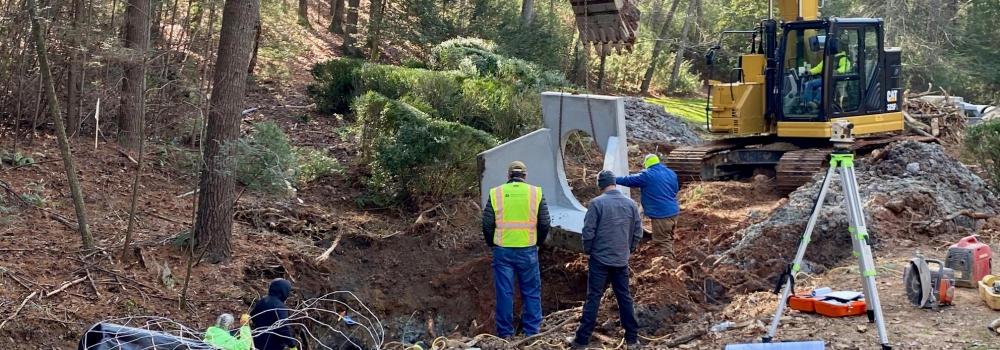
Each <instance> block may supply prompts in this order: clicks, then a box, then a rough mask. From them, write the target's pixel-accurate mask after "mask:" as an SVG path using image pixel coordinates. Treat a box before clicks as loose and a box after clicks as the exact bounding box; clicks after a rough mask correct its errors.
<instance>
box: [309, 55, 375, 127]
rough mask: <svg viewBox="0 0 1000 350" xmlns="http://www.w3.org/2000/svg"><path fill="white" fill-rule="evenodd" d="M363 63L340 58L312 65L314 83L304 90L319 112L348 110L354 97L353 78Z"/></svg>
mask: <svg viewBox="0 0 1000 350" xmlns="http://www.w3.org/2000/svg"><path fill="white" fill-rule="evenodd" d="M363 63H364V61H361V60H356V59H351V58H341V59H335V60H330V61H326V62H322V63H318V64H316V65H315V66H313V69H312V76H313V79H314V83H312V84H310V85H309V86H308V87H307V88H306V90H307V92H308V93H309V96H310V97H312V99H313V100H314V101H316V108H317V109H319V111H320V112H322V113H328V114H332V113H340V114H345V113H347V112H348V111H350V106H351V100H352V99H353V98H354V97H355V90H354V87H355V85H354V84H355V79H356V78H357V72H358V70H359V69H360V68H361V65H362V64H363Z"/></svg>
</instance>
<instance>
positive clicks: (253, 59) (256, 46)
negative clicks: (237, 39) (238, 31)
mask: <svg viewBox="0 0 1000 350" xmlns="http://www.w3.org/2000/svg"><path fill="white" fill-rule="evenodd" d="M261 28H262V25H261V22H260V17H259V16H258V18H257V25H255V26H254V27H253V33H254V34H253V54H252V55H251V56H250V67H248V68H247V75H250V76H253V71H254V69H256V68H257V52H258V50H260V31H261Z"/></svg>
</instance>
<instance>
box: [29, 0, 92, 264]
mask: <svg viewBox="0 0 1000 350" xmlns="http://www.w3.org/2000/svg"><path fill="white" fill-rule="evenodd" d="M28 11H29V16H30V17H31V35H32V36H33V37H34V41H35V54H36V55H38V69H39V70H40V71H41V74H42V82H43V85H44V86H45V96H46V97H47V98H48V100H49V113H50V114H52V121H53V122H54V123H55V126H56V138H57V139H58V141H59V155H60V157H62V160H63V168H65V170H66V179H67V180H68V182H69V189H70V193H71V194H72V196H73V207H74V209H76V222H77V225H78V229H79V230H80V238H81V240H82V241H83V249H84V250H91V249H94V236H92V235H91V234H90V226H88V225H87V211H86V208H84V206H83V191H82V190H81V189H80V180H79V179H78V178H77V176H76V165H74V164H73V154H72V151H71V150H70V147H69V140H68V139H67V137H66V126H65V125H64V124H63V119H62V115H61V114H62V112H61V111H60V110H59V99H58V98H56V87H55V84H54V83H53V81H52V71H50V70H49V59H48V57H47V56H46V52H47V51H46V48H45V39H43V38H42V32H43V30H42V28H41V27H40V24H39V20H38V7H37V5H36V4H35V0H28Z"/></svg>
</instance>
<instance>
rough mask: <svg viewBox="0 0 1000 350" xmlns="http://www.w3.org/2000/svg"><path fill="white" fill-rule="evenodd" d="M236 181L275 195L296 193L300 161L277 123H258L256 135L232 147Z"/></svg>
mask: <svg viewBox="0 0 1000 350" xmlns="http://www.w3.org/2000/svg"><path fill="white" fill-rule="evenodd" d="M226 151H227V152H228V153H229V154H230V155H231V157H232V158H231V160H232V161H233V162H234V163H233V165H232V166H233V168H234V170H235V176H236V180H237V181H239V182H240V183H241V184H243V185H244V186H246V187H247V189H249V190H251V191H258V192H262V193H266V194H272V195H290V194H292V193H294V191H295V190H294V188H293V187H292V184H294V183H295V180H296V179H295V170H296V167H297V164H298V159H297V156H296V154H295V151H294V150H293V148H292V146H291V144H290V143H289V141H288V136H287V135H285V133H284V131H282V130H281V127H280V126H278V124H276V123H274V122H263V123H257V124H254V126H253V132H252V133H251V134H250V135H249V136H247V137H243V138H240V139H239V140H237V141H236V142H235V143H232V144H230V145H229V146H228V147H227V149H226Z"/></svg>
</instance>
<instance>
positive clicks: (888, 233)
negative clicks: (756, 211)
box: [720, 141, 1000, 289]
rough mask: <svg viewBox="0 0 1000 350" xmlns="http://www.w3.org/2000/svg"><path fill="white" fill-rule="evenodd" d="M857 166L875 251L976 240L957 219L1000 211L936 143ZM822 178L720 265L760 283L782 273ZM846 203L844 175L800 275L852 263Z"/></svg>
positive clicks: (897, 147)
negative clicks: (935, 240) (897, 243)
mask: <svg viewBox="0 0 1000 350" xmlns="http://www.w3.org/2000/svg"><path fill="white" fill-rule="evenodd" d="M855 164H856V171H855V172H856V177H857V180H858V187H859V190H860V192H861V197H862V202H863V203H864V210H865V214H866V215H865V216H866V223H867V225H868V230H869V233H870V234H871V236H872V237H873V241H874V242H875V244H876V246H875V247H876V249H878V248H884V249H888V248H891V247H886V246H884V245H881V244H879V242H880V241H881V242H885V241H888V240H891V239H894V238H906V239H909V240H921V239H931V238H932V237H934V236H938V235H942V236H943V237H942V239H948V240H950V239H952V238H953V237H957V236H958V235H964V234H971V233H973V232H975V231H976V229H977V227H976V224H977V223H976V221H975V220H973V219H970V218H968V217H965V216H961V215H959V216H955V215H954V214H956V213H958V212H960V211H965V210H968V211H972V212H977V213H987V214H991V215H995V214H996V213H998V212H1000V202H998V198H997V195H996V194H994V193H992V192H990V190H989V189H988V188H987V184H986V182H984V181H983V180H982V179H981V178H979V177H978V176H976V175H975V174H974V173H973V172H972V171H970V170H969V169H968V168H967V167H966V166H965V165H963V164H962V163H960V162H959V161H957V160H955V159H954V158H951V157H950V156H948V155H947V154H946V153H945V151H944V148H942V147H941V146H940V145H937V144H927V143H919V142H914V141H907V142H899V143H894V144H891V145H889V146H888V147H886V148H884V149H882V150H881V151H880V152H875V153H873V154H872V155H871V156H868V157H866V158H864V159H861V160H859V161H857V162H856V163H855ZM823 174H825V172H823V173H820V174H817V175H816V176H814V178H813V181H812V182H810V183H808V184H806V185H804V186H802V187H801V188H799V189H798V190H796V191H795V192H793V193H792V194H791V195H789V200H788V202H787V203H786V204H784V205H783V206H781V207H779V208H778V209H776V210H774V212H772V213H771V215H770V217H769V218H768V219H767V220H765V221H762V222H760V223H757V224H754V225H751V226H749V227H747V228H745V229H743V230H741V231H739V232H737V233H736V237H737V241H736V243H735V244H734V245H733V246H732V247H730V248H729V249H728V250H726V251H725V252H723V253H722V254H720V255H721V256H722V258H721V259H720V262H721V263H722V264H723V265H729V267H730V268H731V269H732V270H733V271H734V272H736V271H740V270H742V271H747V272H750V273H752V274H755V275H757V277H759V278H761V279H760V281H764V280H770V279H772V278H773V277H774V276H775V275H776V274H777V273H779V272H780V271H782V270H783V269H784V267H785V266H786V265H787V264H788V263H789V262H790V261H791V259H792V258H793V257H794V254H795V250H796V249H797V247H798V242H799V239H800V237H801V235H802V231H803V230H804V229H805V225H806V221H807V220H808V218H809V215H810V214H811V210H812V207H813V203H814V201H815V198H816V196H817V195H818V193H819V190H820V186H821V183H822V176H823ZM843 198H844V197H843V194H842V191H841V185H840V176H839V175H835V177H834V178H833V179H832V180H831V184H830V191H829V192H828V194H827V197H826V203H825V204H824V207H823V211H821V212H820V218H819V221H818V222H817V225H816V229H815V230H814V232H813V237H812V241H811V243H810V245H809V250H808V251H807V253H806V258H805V260H806V261H805V263H804V264H803V270H804V271H805V272H807V273H818V272H822V270H824V269H825V268H827V267H829V266H831V265H832V264H835V263H837V262H838V261H840V260H841V259H844V258H847V257H850V256H851V241H850V236H848V232H847V226H848V223H847V215H846V212H845V209H844V204H843ZM810 270H812V271H810ZM747 287H748V288H746V289H755V288H752V287H750V286H747ZM757 288H759V286H758V287H757Z"/></svg>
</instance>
